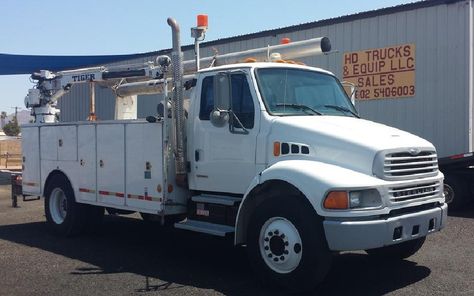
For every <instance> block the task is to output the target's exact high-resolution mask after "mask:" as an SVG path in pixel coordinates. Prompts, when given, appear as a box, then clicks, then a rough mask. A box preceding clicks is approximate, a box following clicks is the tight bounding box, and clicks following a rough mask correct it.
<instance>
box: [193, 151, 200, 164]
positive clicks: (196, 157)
mask: <svg viewBox="0 0 474 296" xmlns="http://www.w3.org/2000/svg"><path fill="white" fill-rule="evenodd" d="M194 161H196V162H197V161H199V150H194Z"/></svg>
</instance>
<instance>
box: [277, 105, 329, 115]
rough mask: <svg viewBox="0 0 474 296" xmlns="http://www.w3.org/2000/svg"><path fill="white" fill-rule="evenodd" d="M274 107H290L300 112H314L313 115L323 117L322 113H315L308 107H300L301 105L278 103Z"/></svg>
mask: <svg viewBox="0 0 474 296" xmlns="http://www.w3.org/2000/svg"><path fill="white" fill-rule="evenodd" d="M276 106H277V107H292V108H295V109H300V110H310V111H312V112H314V114H317V115H323V113H321V112H319V111H316V110H314V109H313V108H311V107H309V106H306V105H301V104H286V103H279V104H276Z"/></svg>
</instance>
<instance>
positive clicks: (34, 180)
mask: <svg viewBox="0 0 474 296" xmlns="http://www.w3.org/2000/svg"><path fill="white" fill-rule="evenodd" d="M21 133H22V138H21V150H22V153H23V158H22V159H23V174H22V177H23V180H22V187H23V193H24V194H31V195H41V178H40V149H39V145H40V143H39V127H36V126H30V127H25V126H23V127H22V129H21Z"/></svg>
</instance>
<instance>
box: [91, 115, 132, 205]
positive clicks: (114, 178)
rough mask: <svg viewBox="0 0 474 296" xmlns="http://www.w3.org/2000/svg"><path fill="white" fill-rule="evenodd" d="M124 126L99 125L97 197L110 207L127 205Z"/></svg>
mask: <svg viewBox="0 0 474 296" xmlns="http://www.w3.org/2000/svg"><path fill="white" fill-rule="evenodd" d="M124 132H125V129H124V124H122V123H120V124H117V123H116V124H98V125H97V163H96V165H97V196H98V201H99V202H101V203H104V204H110V205H125V142H124V140H125V137H124Z"/></svg>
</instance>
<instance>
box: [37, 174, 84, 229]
mask: <svg viewBox="0 0 474 296" xmlns="http://www.w3.org/2000/svg"><path fill="white" fill-rule="evenodd" d="M44 209H45V214H46V221H47V223H48V225H49V227H50V228H51V230H52V231H53V233H55V234H57V235H59V236H65V237H69V236H74V235H77V234H79V233H80V232H81V231H82V230H83V229H84V227H85V224H86V223H85V206H84V205H82V204H79V203H77V202H76V199H75V197H74V191H73V190H72V187H71V183H70V182H69V180H68V179H67V178H66V176H64V175H62V174H57V175H54V176H53V177H52V179H51V180H50V182H49V184H48V187H47V188H46V189H45V200H44Z"/></svg>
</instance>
